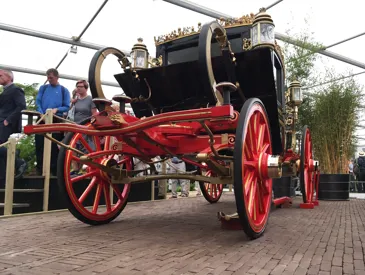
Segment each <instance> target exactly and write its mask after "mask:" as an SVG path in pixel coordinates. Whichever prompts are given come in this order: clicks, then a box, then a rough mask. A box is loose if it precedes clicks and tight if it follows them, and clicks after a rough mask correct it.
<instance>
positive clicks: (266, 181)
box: [260, 180, 269, 195]
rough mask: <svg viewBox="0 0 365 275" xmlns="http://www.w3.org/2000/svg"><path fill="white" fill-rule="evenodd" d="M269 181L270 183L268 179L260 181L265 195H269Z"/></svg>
mask: <svg viewBox="0 0 365 275" xmlns="http://www.w3.org/2000/svg"><path fill="white" fill-rule="evenodd" d="M267 183H268V180H265V181H261V182H260V188H261V190H262V194H263V195H268V194H269V188H268V186H267Z"/></svg>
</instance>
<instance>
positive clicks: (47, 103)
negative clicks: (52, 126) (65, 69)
mask: <svg viewBox="0 0 365 275" xmlns="http://www.w3.org/2000/svg"><path fill="white" fill-rule="evenodd" d="M46 74H47V80H48V82H49V84H47V85H42V86H41V87H40V88H39V90H38V94H37V98H36V105H37V111H38V112H40V113H41V114H45V113H46V111H47V109H52V111H53V113H54V114H55V115H57V116H59V117H62V116H63V113H66V112H67V111H68V109H69V108H70V93H69V91H68V90H67V89H66V88H65V87H63V86H62V85H60V84H59V83H58V78H59V74H58V71H57V70H56V69H49V70H47V72H46ZM53 122H54V123H57V122H58V121H57V119H55V118H54V120H53ZM52 136H53V138H55V139H57V140H59V141H61V140H62V139H63V133H53V135H52ZM35 146H36V155H37V173H38V174H40V175H41V174H42V168H43V148H44V137H43V136H42V135H36V136H35ZM57 157H58V147H57V144H56V143H52V152H51V172H52V174H53V175H56V174H57Z"/></svg>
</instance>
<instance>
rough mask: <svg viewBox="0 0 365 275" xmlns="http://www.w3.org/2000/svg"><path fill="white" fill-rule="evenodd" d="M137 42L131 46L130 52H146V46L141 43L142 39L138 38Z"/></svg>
mask: <svg viewBox="0 0 365 275" xmlns="http://www.w3.org/2000/svg"><path fill="white" fill-rule="evenodd" d="M137 41H138V42H137V43H136V44H134V45H133V48H132V52H133V51H134V50H144V51H146V52H148V50H147V47H146V45H145V44H144V43H143V38H141V37H140V38H138V39H137Z"/></svg>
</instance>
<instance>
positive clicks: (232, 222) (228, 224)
mask: <svg viewBox="0 0 365 275" xmlns="http://www.w3.org/2000/svg"><path fill="white" fill-rule="evenodd" d="M217 216H218V220H219V221H220V222H221V228H222V229H228V230H242V229H243V228H242V225H241V222H240V219H239V217H238V214H237V213H235V214H232V215H226V214H224V213H223V212H218V213H217Z"/></svg>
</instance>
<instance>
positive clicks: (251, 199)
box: [247, 179, 257, 217]
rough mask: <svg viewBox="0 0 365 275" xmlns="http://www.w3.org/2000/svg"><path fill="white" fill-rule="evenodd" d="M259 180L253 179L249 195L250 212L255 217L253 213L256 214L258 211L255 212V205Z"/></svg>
mask: <svg viewBox="0 0 365 275" xmlns="http://www.w3.org/2000/svg"><path fill="white" fill-rule="evenodd" d="M256 185H257V180H256V179H255V180H253V181H251V187H250V193H249V195H248V198H247V199H248V207H247V208H248V212H249V214H250V216H251V217H253V215H256V213H254V210H255V209H254V207H255V197H256V189H257V186H256Z"/></svg>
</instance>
